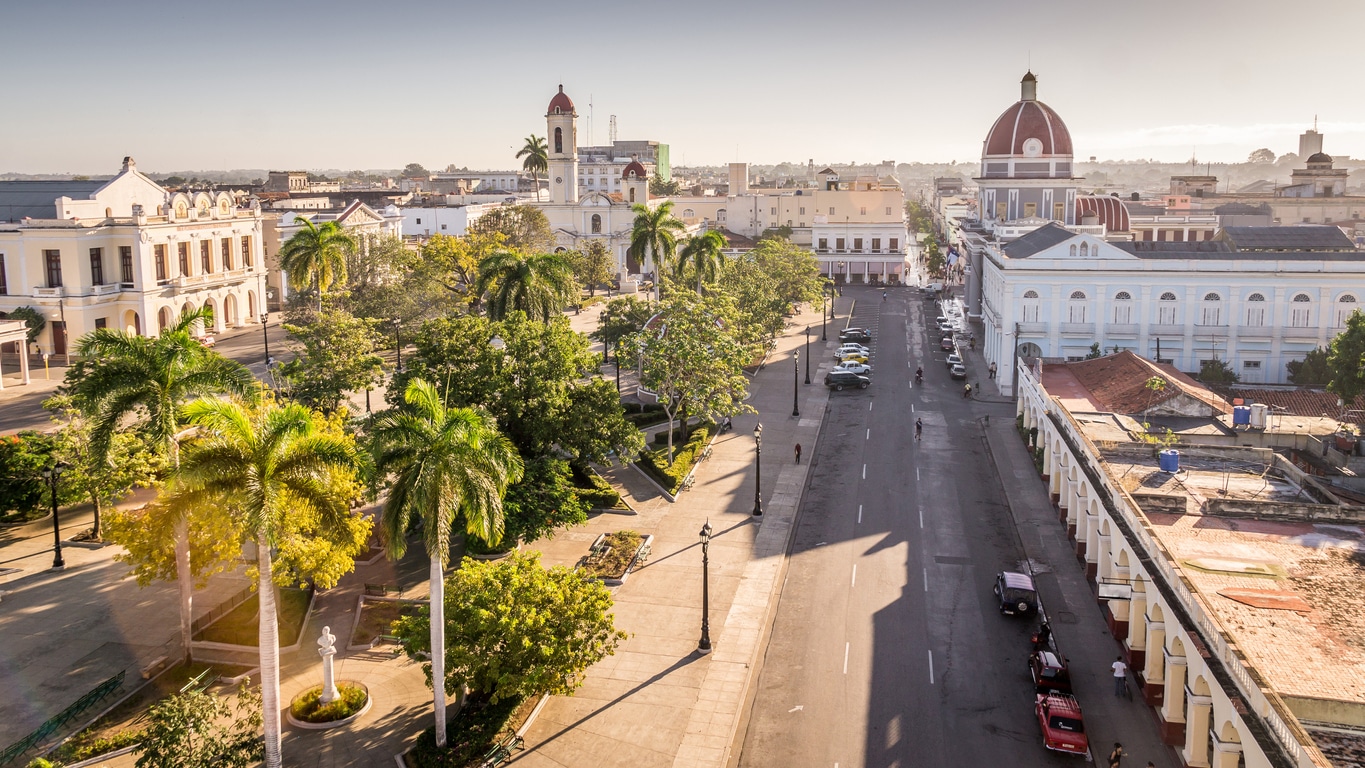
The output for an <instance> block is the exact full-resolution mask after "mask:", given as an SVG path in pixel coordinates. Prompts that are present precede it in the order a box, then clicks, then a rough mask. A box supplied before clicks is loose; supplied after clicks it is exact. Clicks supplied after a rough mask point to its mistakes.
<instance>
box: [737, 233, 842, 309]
mask: <svg viewBox="0 0 1365 768" xmlns="http://www.w3.org/2000/svg"><path fill="white" fill-rule="evenodd" d="M750 253H751V254H753V258H754V260H755V261H757V262H758V265H759V266H761V267H762V268H763V269H764V270H766V271H767V272H768V274H770V275H772V276H773V279H774V280H776V281H777V298H778V300H780V301H781V302H782V308H783V311H786V310H788V309H790V308H791V307H793V306H795V305H797V304H801V303H804V302H807V301H815V300H816V299H818V298H820V290H821V288H822V286H823V285H824V278H823V277H821V275H820V264H819V262H817V261H816V259H815V254H814V253H811V252H810V251H809V250H807V249H805V248H802V247H801V246H799V245H796V244H794V243H791V242H789V241H787V240H776V239H772V238H769V239H767V240H763V241H761V242H759V244H758V246H757V247H755V248H754V249H753V250H752V251H750Z"/></svg>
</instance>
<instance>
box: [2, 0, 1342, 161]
mask: <svg viewBox="0 0 1365 768" xmlns="http://www.w3.org/2000/svg"><path fill="white" fill-rule="evenodd" d="M1363 22H1365V2H1362V0H1296V1H1295V2H1288V1H1287V0H1142V2H1126V3H1112V4H1108V5H1105V4H1096V3H1094V2H1082V1H1081V0H1033V1H1032V2H1024V1H1022V0H955V1H939V2H923V1H922V0H840V2H834V3H831V2H827V1H826V2H814V1H812V0H767V2H752V1H746V0H724V1H721V0H696V1H695V2H681V1H680V0H668V1H667V2H659V1H657V0H634V1H633V2H626V1H619V0H583V1H581V2H555V3H551V2H541V1H540V0H517V1H513V0H485V1H482V2H469V1H468V0H455V1H451V0H447V1H445V2H437V1H436V0H420V1H413V2H408V1H406V0H397V2H388V3H383V2H373V1H370V2H363V3H362V2H353V0H333V1H332V2H294V1H293V0H283V1H282V2H280V1H278V0H277V2H256V1H255V0H234V1H233V2H217V3H187V2H183V0H181V1H180V2H173V3H172V2H160V1H149V0H122V1H121V2H108V0H43V1H42V2H25V3H22V4H20V3H19V2H17V1H16V0H4V1H3V2H0V28H3V29H4V30H5V35H4V38H5V43H4V44H3V45H0V72H3V73H4V76H5V80H6V81H7V85H8V87H7V88H6V90H5V93H4V101H3V104H4V106H3V107H0V171H18V172H26V173H34V172H75V173H112V172H115V171H117V170H118V163H119V160H120V159H121V158H122V157H123V156H124V155H128V154H131V155H133V156H135V157H136V158H137V159H138V162H139V167H140V168H142V169H144V170H150V171H158V170H161V171H169V170H178V169H224V168H277V169H279V168H291V169H299V168H306V169H319V168H348V169H349V168H394V167H401V166H402V165H404V164H405V163H408V162H420V163H422V164H423V165H425V166H427V167H428V168H444V167H445V166H446V165H447V164H448V163H454V164H456V165H467V166H469V167H471V168H508V167H513V166H514V165H516V161H515V160H514V158H513V157H512V155H513V153H514V151H515V148H517V147H520V146H521V143H522V139H523V138H524V137H525V136H526V135H527V134H529V133H532V132H534V133H536V134H537V135H544V133H545V120H544V117H543V116H544V113H545V106H546V104H547V103H548V101H549V99H550V97H551V96H552V95H553V94H554V92H555V89H556V85H557V84H558V83H561V82H562V83H563V84H564V88H565V90H566V91H567V92H568V93H569V95H570V96H571V97H573V99H574V102H575V104H576V105H577V107H578V111H579V115H580V120H579V134H580V141H581V142H582V143H587V139H588V133H589V127H588V119H587V118H588V102H589V98H590V97H591V100H592V102H593V103H594V105H595V109H594V111H593V112H594V117H595V120H594V121H593V122H594V125H593V131H592V133H593V136H592V137H593V138H594V139H596V140H597V142H598V143H605V141H606V138H607V121H608V116H609V115H613V114H614V115H616V116H617V123H618V125H619V137H620V138H622V139H654V140H657V141H661V142H665V143H667V144H670V145H671V146H672V158H673V163H674V164H675V165H677V164H689V163H690V164H712V163H723V162H729V161H732V160H735V159H740V160H747V161H749V162H755V163H771V162H779V161H783V160H791V161H805V160H806V159H807V158H814V159H815V160H816V162H848V161H858V162H868V161H877V160H886V159H894V160H896V161H898V162H904V161H910V160H922V161H940V162H941V161H948V160H959V161H962V160H974V159H976V158H978V157H979V155H980V151H981V141H982V139H983V138H984V137H985V133H986V131H987V130H988V129H989V128H990V125H991V122H992V121H993V120H994V119H995V117H996V116H997V115H998V114H999V113H1000V112H1001V111H1003V110H1004V109H1005V108H1006V107H1007V106H1009V105H1010V104H1011V103H1012V102H1014V101H1015V100H1017V99H1018V98H1019V85H1018V81H1019V78H1020V76H1022V75H1023V73H1024V71H1025V69H1026V68H1028V66H1029V65H1030V62H1031V64H1032V68H1033V71H1034V72H1035V73H1036V74H1037V75H1038V78H1039V87H1038V95H1039V98H1040V99H1042V100H1043V101H1045V102H1047V103H1048V104H1049V105H1051V106H1052V107H1053V108H1054V109H1056V110H1057V111H1058V113H1059V114H1061V116H1062V117H1063V119H1065V120H1066V122H1067V125H1068V126H1069V127H1070V129H1071V134H1072V137H1073V139H1074V143H1075V148H1076V154H1077V156H1078V157H1080V158H1082V159H1085V158H1088V157H1089V156H1091V155H1095V156H1098V157H1099V158H1100V159H1135V158H1145V157H1155V158H1157V159H1162V160H1170V161H1181V160H1186V159H1188V158H1189V157H1190V154H1191V152H1196V153H1197V154H1198V157H1199V158H1200V159H1201V160H1213V161H1219V160H1224V161H1240V160H1244V159H1245V158H1246V156H1247V154H1248V153H1249V152H1250V151H1251V150H1253V149H1256V148H1257V147H1263V146H1265V147H1270V148H1271V149H1273V150H1275V152H1276V153H1277V154H1282V153H1284V152H1293V151H1297V149H1298V139H1297V136H1298V134H1299V133H1300V132H1301V131H1302V130H1303V129H1305V128H1307V127H1310V126H1311V125H1312V122H1313V118H1314V115H1318V116H1319V130H1321V131H1323V132H1324V133H1325V134H1326V143H1325V146H1324V149H1325V150H1326V151H1327V152H1328V153H1333V154H1346V155H1352V156H1356V157H1361V156H1365V101H1362V100H1361V99H1360V98H1359V96H1358V92H1359V89H1358V85H1359V73H1360V72H1361V59H1360V54H1359V52H1358V49H1357V46H1356V44H1355V42H1354V36H1355V35H1357V34H1358V33H1359V31H1360V30H1361V29H1362V28H1365V25H1363V24H1362V23H1363Z"/></svg>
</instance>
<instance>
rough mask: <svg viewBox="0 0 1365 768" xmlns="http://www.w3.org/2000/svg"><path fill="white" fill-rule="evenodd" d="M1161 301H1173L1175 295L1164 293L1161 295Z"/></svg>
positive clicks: (1168, 292)
mask: <svg viewBox="0 0 1365 768" xmlns="http://www.w3.org/2000/svg"><path fill="white" fill-rule="evenodd" d="M1161 300H1162V301H1175V294H1174V293H1171V292H1170V291H1166V292H1165V293H1163V294H1161Z"/></svg>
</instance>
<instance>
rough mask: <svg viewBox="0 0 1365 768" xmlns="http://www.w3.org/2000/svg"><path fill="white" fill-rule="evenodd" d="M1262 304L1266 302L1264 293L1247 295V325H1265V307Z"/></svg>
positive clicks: (1249, 326) (1252, 326) (1260, 326)
mask: <svg viewBox="0 0 1365 768" xmlns="http://www.w3.org/2000/svg"><path fill="white" fill-rule="evenodd" d="M1262 304H1265V296H1264V295H1262V294H1259V293H1253V294H1251V295H1250V296H1248V297H1247V321H1246V325H1247V327H1248V328H1264V327H1265V307H1263V306H1261V305H1262Z"/></svg>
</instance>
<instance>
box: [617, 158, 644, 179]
mask: <svg viewBox="0 0 1365 768" xmlns="http://www.w3.org/2000/svg"><path fill="white" fill-rule="evenodd" d="M632 174H633V175H635V176H638V177H640V178H642V179H643V178H645V177H647V176H649V172H648V171H646V170H645V167H644V166H643V165H640V161H639V160H631V161H630V165H627V166H626V169H625V170H624V171H621V178H623V179H629V178H630V177H631V175H632Z"/></svg>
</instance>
